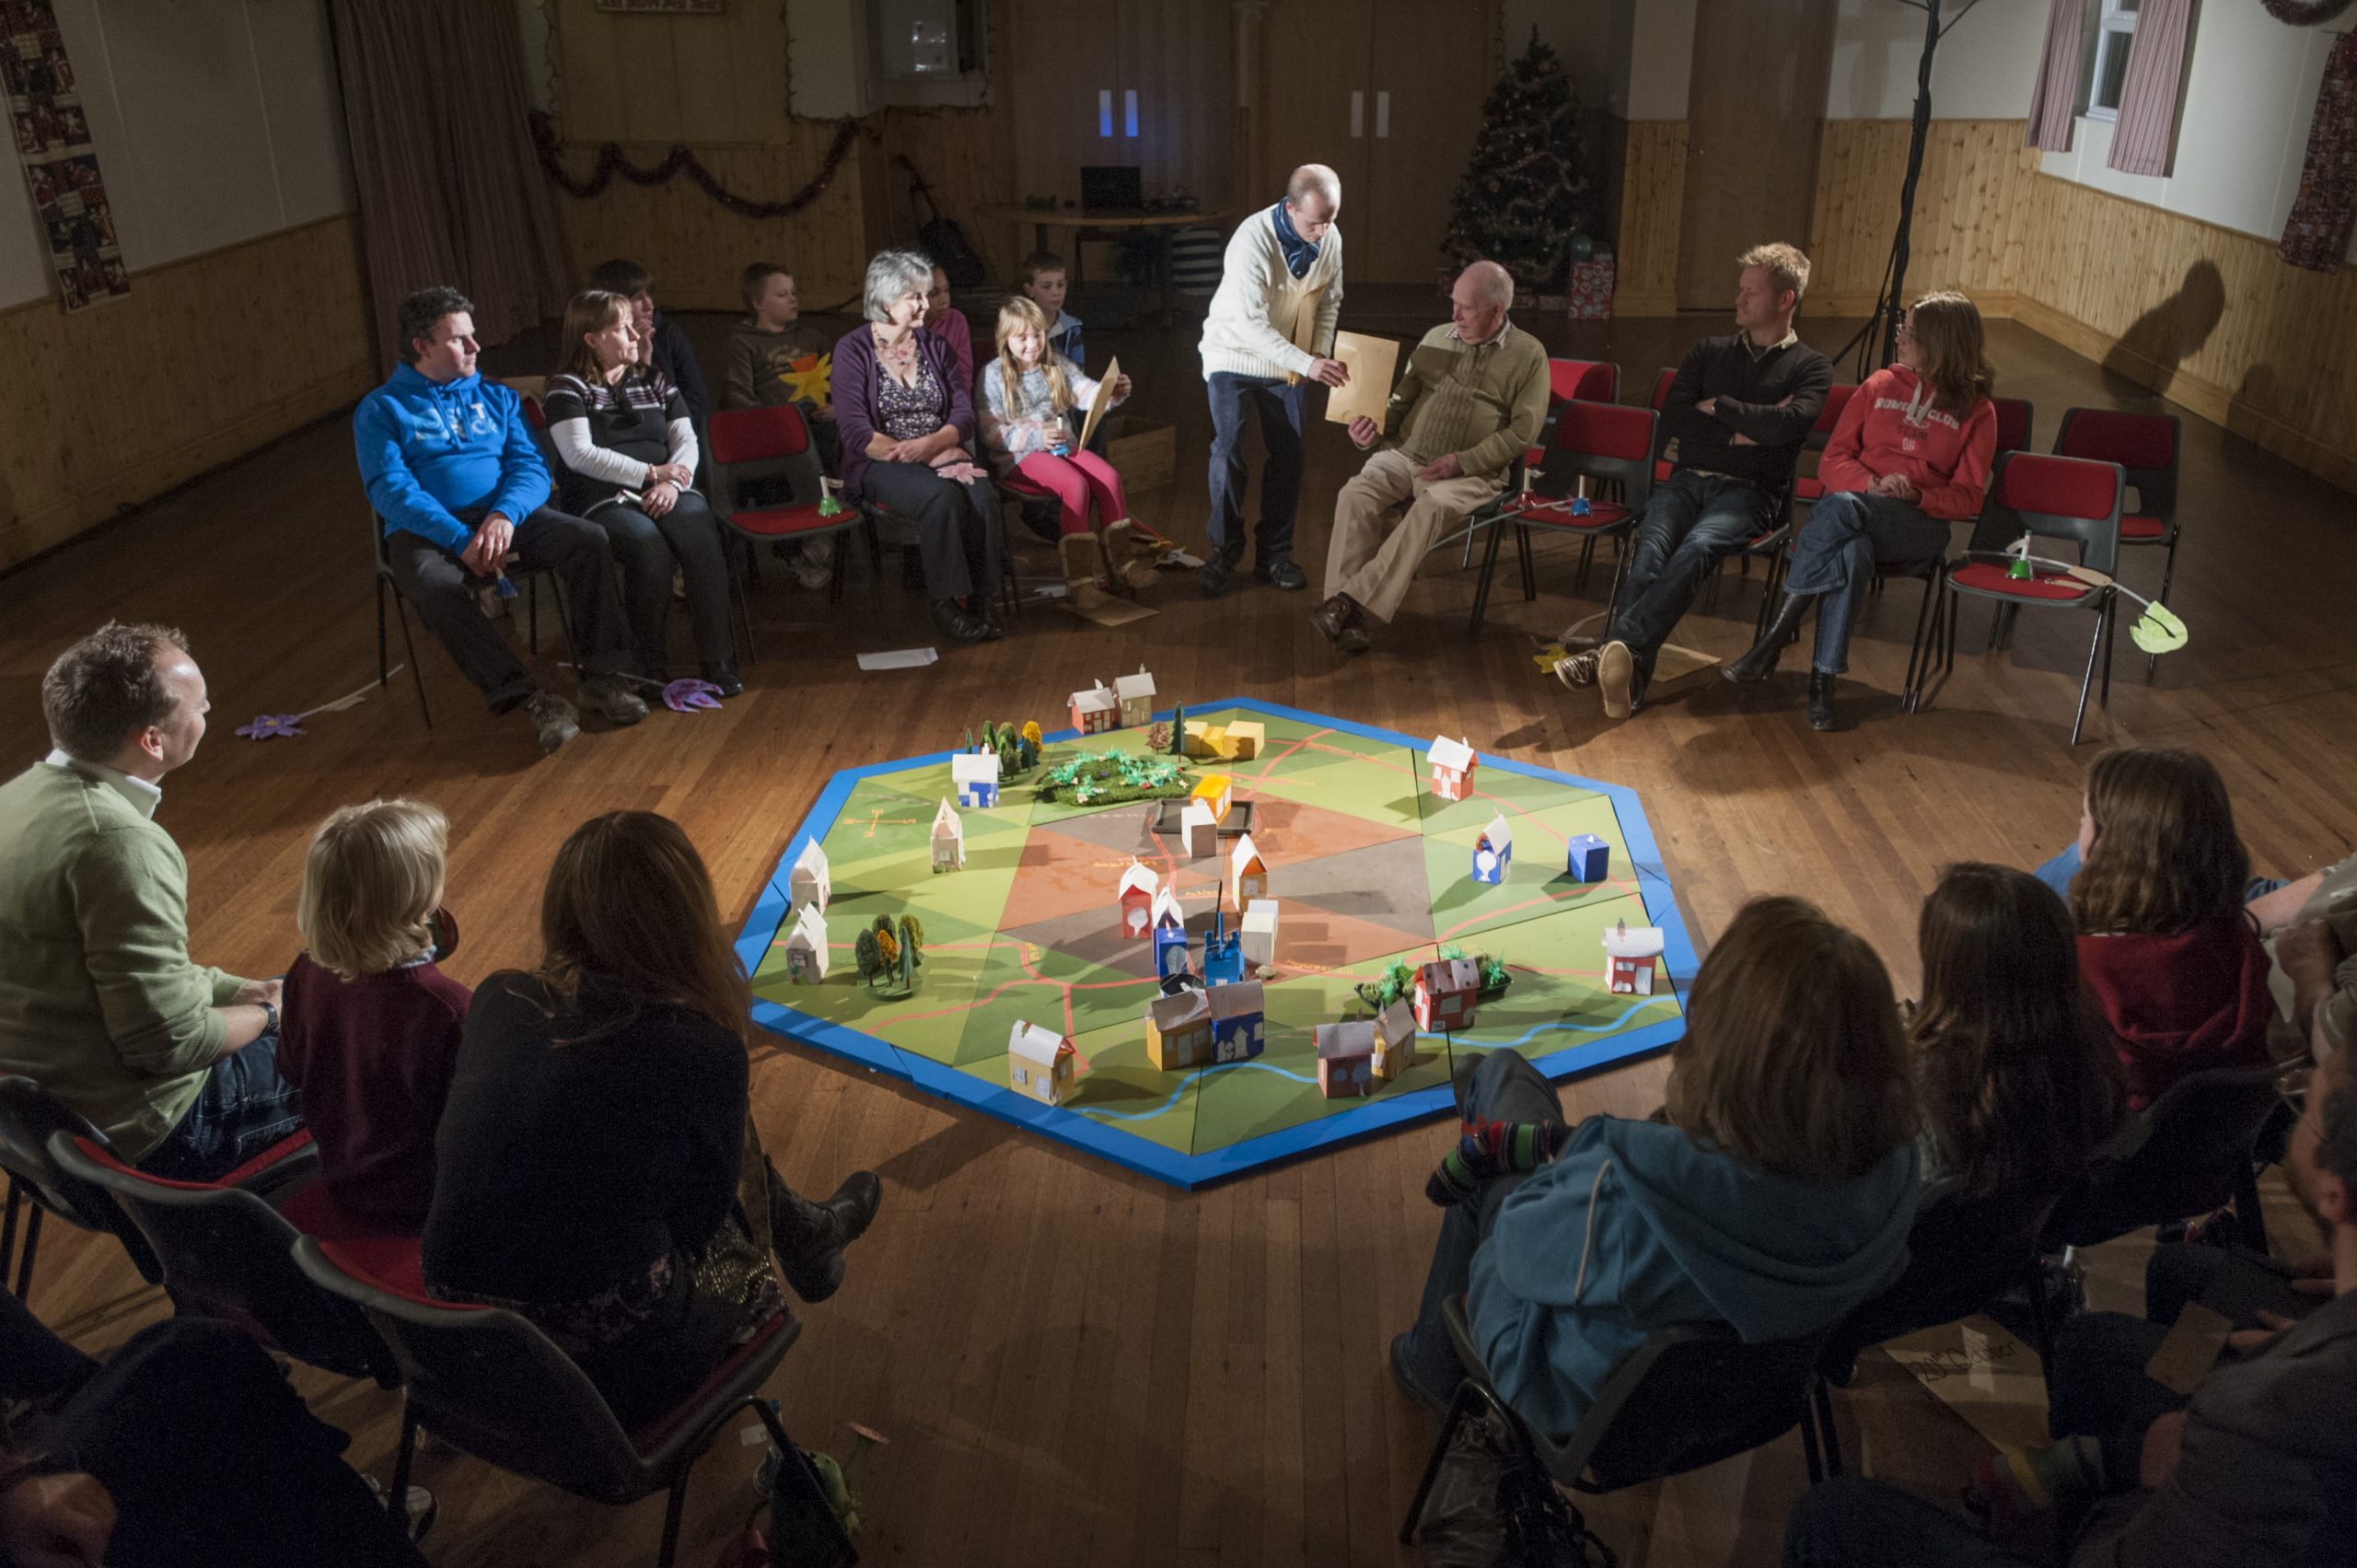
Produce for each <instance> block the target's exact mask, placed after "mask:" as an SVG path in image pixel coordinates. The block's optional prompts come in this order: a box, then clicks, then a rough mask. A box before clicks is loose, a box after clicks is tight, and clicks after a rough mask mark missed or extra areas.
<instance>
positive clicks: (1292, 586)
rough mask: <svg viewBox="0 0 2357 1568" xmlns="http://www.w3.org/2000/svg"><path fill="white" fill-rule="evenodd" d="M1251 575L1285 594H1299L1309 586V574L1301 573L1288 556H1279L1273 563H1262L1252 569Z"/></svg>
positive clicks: (1296, 564)
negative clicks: (1282, 590)
mask: <svg viewBox="0 0 2357 1568" xmlns="http://www.w3.org/2000/svg"><path fill="white" fill-rule="evenodd" d="M1252 575H1254V576H1255V577H1258V578H1260V581H1262V582H1264V583H1266V584H1268V585H1269V586H1270V587H1272V588H1283V589H1284V590H1285V591H1286V592H1287V593H1299V592H1300V591H1301V590H1302V589H1304V588H1306V587H1308V586H1309V574H1308V573H1306V572H1305V571H1303V570H1302V569H1301V567H1300V565H1299V564H1298V563H1295V560H1294V558H1293V557H1292V556H1290V555H1280V556H1278V557H1277V558H1276V559H1275V560H1273V561H1263V562H1261V563H1259V564H1258V565H1256V566H1254V567H1253V568H1252Z"/></svg>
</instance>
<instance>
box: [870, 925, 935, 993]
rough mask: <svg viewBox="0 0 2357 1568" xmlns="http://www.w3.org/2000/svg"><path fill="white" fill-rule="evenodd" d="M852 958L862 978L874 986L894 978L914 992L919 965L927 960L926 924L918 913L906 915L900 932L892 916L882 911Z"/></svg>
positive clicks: (903, 988)
mask: <svg viewBox="0 0 2357 1568" xmlns="http://www.w3.org/2000/svg"><path fill="white" fill-rule="evenodd" d="M852 957H853V960H854V961H856V962H857V964H858V965H859V976H860V978H861V979H862V980H864V981H867V983H868V984H869V985H870V986H874V985H876V984H877V983H879V982H881V981H894V982H895V983H897V984H898V985H899V987H900V990H902V991H903V992H909V991H914V990H915V989H916V988H917V968H918V966H919V965H921V964H923V962H924V926H923V924H922V923H919V922H918V920H917V917H916V916H914V915H912V914H904V915H902V916H901V917H900V927H899V929H898V930H897V931H896V930H895V929H894V928H893V924H892V917H891V916H890V915H888V914H879V915H877V917H876V923H875V924H874V925H871V926H869V927H868V928H867V929H866V930H865V931H863V932H861V933H860V934H859V939H858V940H857V941H855V942H853V944H852Z"/></svg>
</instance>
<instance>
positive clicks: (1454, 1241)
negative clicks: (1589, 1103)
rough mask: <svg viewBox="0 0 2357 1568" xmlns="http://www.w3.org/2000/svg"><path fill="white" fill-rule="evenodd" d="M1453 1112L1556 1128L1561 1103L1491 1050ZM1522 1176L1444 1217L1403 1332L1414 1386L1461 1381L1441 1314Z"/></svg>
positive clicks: (1522, 1067)
mask: <svg viewBox="0 0 2357 1568" xmlns="http://www.w3.org/2000/svg"><path fill="white" fill-rule="evenodd" d="M1460 1082H1461V1084H1462V1087H1461V1088H1460V1089H1459V1090H1458V1094H1457V1113H1458V1116H1459V1118H1460V1119H1461V1120H1463V1121H1473V1120H1475V1119H1477V1118H1479V1119H1484V1120H1488V1121H1508V1122H1524V1121H1551V1122H1554V1123H1555V1124H1556V1125H1558V1126H1561V1125H1562V1121H1563V1102H1562V1098H1560V1097H1559V1096H1558V1095H1557V1094H1556V1093H1555V1086H1554V1085H1552V1084H1550V1083H1549V1082H1548V1081H1547V1078H1546V1075H1545V1074H1542V1073H1540V1072H1539V1071H1538V1068H1536V1067H1533V1066H1532V1065H1531V1064H1530V1062H1529V1059H1528V1058H1527V1057H1525V1056H1524V1055H1523V1054H1522V1053H1521V1052H1520V1051H1491V1052H1489V1053H1488V1054H1487V1055H1485V1056H1483V1057H1482V1058H1481V1059H1480V1061H1479V1062H1477V1063H1474V1065H1473V1067H1472V1069H1471V1071H1470V1072H1468V1073H1466V1074H1464V1076H1463V1078H1462V1079H1461V1080H1460ZM1523 1179H1524V1173H1522V1172H1515V1174H1513V1175H1510V1176H1501V1177H1498V1178H1496V1179H1492V1180H1491V1181H1488V1182H1485V1183H1484V1184H1483V1185H1482V1188H1481V1191H1480V1195H1479V1196H1478V1197H1476V1198H1475V1199H1474V1200H1473V1202H1469V1203H1451V1204H1450V1205H1449V1206H1448V1209H1447V1211H1446V1213H1444V1214H1442V1215H1441V1221H1440V1240H1439V1241H1438V1242H1437V1243H1436V1244H1435V1245H1434V1248H1433V1264H1432V1267H1431V1269H1430V1270H1428V1271H1426V1272H1425V1274H1424V1295H1423V1300H1422V1303H1421V1304H1420V1305H1419V1306H1418V1307H1417V1308H1416V1321H1415V1323H1414V1325H1413V1326H1412V1327H1411V1328H1410V1329H1409V1330H1408V1357H1407V1360H1408V1366H1409V1369H1410V1371H1411V1373H1412V1374H1413V1376H1414V1377H1415V1379H1416V1382H1417V1383H1418V1384H1419V1385H1420V1386H1421V1387H1422V1388H1423V1389H1424V1390H1425V1391H1426V1392H1427V1393H1430V1394H1433V1395H1434V1396H1436V1397H1437V1398H1440V1399H1444V1400H1446V1398H1448V1396H1449V1395H1450V1394H1451V1393H1452V1392H1454V1391H1455V1390H1456V1388H1457V1384H1458V1383H1459V1382H1461V1381H1462V1380H1463V1379H1464V1376H1465V1370H1464V1368H1463V1367H1462V1366H1461V1365H1458V1363H1457V1347H1456V1346H1455V1345H1453V1344H1451V1343H1449V1340H1448V1320H1447V1319H1446V1318H1444V1317H1443V1316H1442V1315H1441V1308H1442V1307H1444V1306H1445V1305H1446V1303H1447V1301H1448V1298H1449V1297H1450V1296H1452V1295H1464V1294H1465V1288H1466V1285H1467V1284H1468V1283H1469V1282H1470V1280H1471V1278H1472V1272H1473V1254H1474V1253H1475V1252H1476V1251H1477V1250H1479V1249H1480V1246H1481V1243H1482V1242H1483V1241H1484V1240H1486V1239H1487V1238H1488V1237H1489V1234H1490V1227H1491V1226H1492V1225H1494V1224H1495V1223H1496V1222H1497V1217H1498V1207H1499V1205H1500V1204H1502V1203H1504V1202H1505V1196H1506V1194H1507V1193H1509V1192H1511V1191H1514V1190H1515V1188H1516V1187H1519V1186H1520V1185H1522V1182H1523Z"/></svg>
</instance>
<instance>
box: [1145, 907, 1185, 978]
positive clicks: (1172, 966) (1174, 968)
mask: <svg viewBox="0 0 2357 1568" xmlns="http://www.w3.org/2000/svg"><path fill="white" fill-rule="evenodd" d="M1147 920H1148V923H1149V924H1150V926H1151V928H1152V930H1153V932H1154V973H1155V978H1156V979H1157V980H1168V979H1169V978H1170V977H1171V976H1172V975H1174V974H1181V973H1184V972H1185V971H1186V970H1187V968H1188V963H1187V914H1186V912H1185V911H1184V910H1182V909H1180V908H1179V900H1178V897H1177V895H1175V894H1174V893H1172V892H1171V890H1170V889H1167V888H1161V889H1155V895H1154V905H1153V909H1152V912H1150V913H1149V914H1148V916H1147Z"/></svg>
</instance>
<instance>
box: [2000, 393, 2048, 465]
mask: <svg viewBox="0 0 2357 1568" xmlns="http://www.w3.org/2000/svg"><path fill="white" fill-rule="evenodd" d="M1989 401H1991V402H1992V403H1994V404H1996V405H1997V450H1998V451H1999V452H2001V453H2002V452H2026V451H2028V450H2029V441H2030V432H2031V430H2032V429H2033V428H2034V427H2035V426H2036V424H2037V423H2038V410H2037V409H2036V407H2035V406H2034V405H2033V404H2032V403H2031V402H2030V401H2029V400H2028V399H2027V398H1991V399H1990V400H1989Z"/></svg>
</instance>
